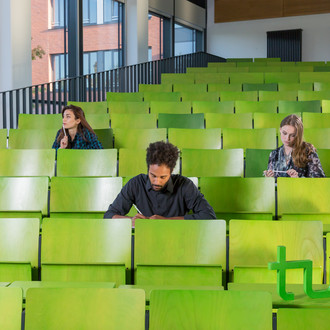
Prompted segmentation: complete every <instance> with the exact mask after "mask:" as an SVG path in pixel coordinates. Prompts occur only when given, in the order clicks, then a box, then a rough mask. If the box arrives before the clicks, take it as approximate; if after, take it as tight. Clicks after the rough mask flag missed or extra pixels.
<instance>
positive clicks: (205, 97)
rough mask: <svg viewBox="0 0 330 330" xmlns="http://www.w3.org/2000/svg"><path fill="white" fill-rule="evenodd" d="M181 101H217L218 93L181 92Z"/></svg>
mask: <svg viewBox="0 0 330 330" xmlns="http://www.w3.org/2000/svg"><path fill="white" fill-rule="evenodd" d="M180 94H181V98H182V101H183V102H184V101H213V102H218V101H219V92H210V91H209V92H181V93H180Z"/></svg>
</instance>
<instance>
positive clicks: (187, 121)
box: [158, 113, 204, 128]
mask: <svg viewBox="0 0 330 330" xmlns="http://www.w3.org/2000/svg"><path fill="white" fill-rule="evenodd" d="M158 127H159V128H204V114H203V113H195V114H172V113H160V114H158Z"/></svg>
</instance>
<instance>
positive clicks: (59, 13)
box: [51, 0, 65, 29]
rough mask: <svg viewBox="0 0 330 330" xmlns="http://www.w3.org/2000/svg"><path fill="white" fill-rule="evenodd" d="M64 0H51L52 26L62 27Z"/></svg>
mask: <svg viewBox="0 0 330 330" xmlns="http://www.w3.org/2000/svg"><path fill="white" fill-rule="evenodd" d="M64 5H65V3H64V0H51V7H52V28H54V29H55V28H63V26H64Z"/></svg>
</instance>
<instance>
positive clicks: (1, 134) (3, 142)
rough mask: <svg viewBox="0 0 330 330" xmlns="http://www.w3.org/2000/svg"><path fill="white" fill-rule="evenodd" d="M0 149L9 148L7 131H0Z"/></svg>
mask: <svg viewBox="0 0 330 330" xmlns="http://www.w3.org/2000/svg"><path fill="white" fill-rule="evenodd" d="M0 148H7V129H0Z"/></svg>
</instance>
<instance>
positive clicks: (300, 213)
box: [277, 178, 330, 232]
mask: <svg viewBox="0 0 330 330" xmlns="http://www.w3.org/2000/svg"><path fill="white" fill-rule="evenodd" d="M293 191H294V194H293V193H292V192H293ZM329 193H330V178H322V179H320V178H278V179H277V196H278V217H279V219H280V220H322V222H323V230H324V231H325V232H327V231H330V203H329Z"/></svg>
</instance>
